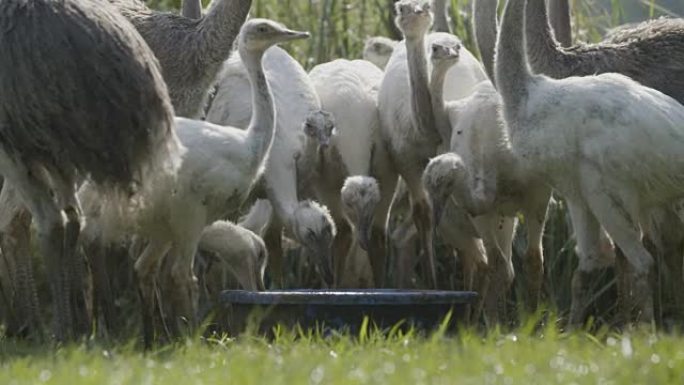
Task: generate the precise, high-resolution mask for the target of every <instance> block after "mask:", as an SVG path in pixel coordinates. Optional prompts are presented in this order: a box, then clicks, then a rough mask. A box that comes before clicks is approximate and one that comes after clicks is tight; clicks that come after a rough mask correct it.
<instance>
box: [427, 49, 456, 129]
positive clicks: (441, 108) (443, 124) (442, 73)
mask: <svg viewBox="0 0 684 385" xmlns="http://www.w3.org/2000/svg"><path fill="white" fill-rule="evenodd" d="M452 65H453V64H450V63H434V62H433V64H432V76H431V77H430V95H431V99H432V110H433V111H434V116H435V126H436V127H437V130H438V131H439V134H440V135H441V137H442V138H450V137H451V122H450V121H449V111H447V106H446V103H444V80H445V79H446V74H447V72H448V71H449V68H451V67H452Z"/></svg>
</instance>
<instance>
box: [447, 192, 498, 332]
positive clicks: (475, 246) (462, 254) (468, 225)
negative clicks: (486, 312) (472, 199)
mask: <svg viewBox="0 0 684 385" xmlns="http://www.w3.org/2000/svg"><path fill="white" fill-rule="evenodd" d="M445 210H446V212H445V213H444V216H443V217H442V220H441V221H440V223H439V224H438V225H437V230H438V232H439V234H440V236H441V237H442V239H444V240H445V241H446V242H448V243H449V245H450V246H451V247H452V248H454V249H456V250H457V251H458V255H459V259H460V261H461V267H462V269H463V283H464V287H463V289H465V290H468V291H473V290H474V291H476V292H477V293H478V295H479V297H478V300H477V303H476V304H475V305H474V306H473V307H472V308H471V307H470V306H469V308H468V314H467V315H466V319H468V320H471V319H472V320H475V319H476V318H477V317H479V315H480V313H481V312H482V304H483V303H484V302H483V298H485V296H486V294H487V290H488V287H489V275H488V268H487V255H486V252H485V248H484V245H483V244H482V240H481V239H480V238H479V235H478V232H477V229H476V228H475V226H474V225H473V223H472V219H471V217H470V215H468V214H467V213H466V212H465V211H464V210H462V209H460V208H457V207H456V206H455V205H454V204H453V202H451V201H449V202H448V203H447V205H446V207H445Z"/></svg>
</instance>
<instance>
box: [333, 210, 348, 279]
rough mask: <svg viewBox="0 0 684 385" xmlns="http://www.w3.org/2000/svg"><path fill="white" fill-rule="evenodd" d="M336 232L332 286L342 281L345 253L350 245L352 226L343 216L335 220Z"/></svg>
mask: <svg viewBox="0 0 684 385" xmlns="http://www.w3.org/2000/svg"><path fill="white" fill-rule="evenodd" d="M336 225H337V234H336V235H335V239H334V240H333V250H332V252H333V261H334V263H335V271H334V274H335V276H334V281H335V282H333V286H334V287H338V286H339V285H340V284H341V283H342V279H343V277H344V272H345V269H346V267H347V255H348V254H349V251H350V248H351V246H352V241H353V238H352V228H351V226H350V225H349V223H347V221H346V220H345V219H344V218H341V220H339V221H337V223H336Z"/></svg>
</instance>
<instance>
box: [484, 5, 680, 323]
mask: <svg viewBox="0 0 684 385" xmlns="http://www.w3.org/2000/svg"><path fill="white" fill-rule="evenodd" d="M524 8H525V1H524V0H509V1H508V3H507V5H506V11H505V12H504V18H503V22H502V29H501V33H500V34H499V41H498V44H497V63H496V75H497V85H498V87H499V91H500V93H501V96H502V100H503V106H504V108H503V111H504V117H505V119H506V122H507V124H508V129H509V133H510V140H511V144H512V147H513V151H514V153H515V154H516V156H517V157H518V159H519V160H520V162H521V165H522V168H523V169H524V170H526V171H527V172H529V173H532V174H534V175H537V176H538V177H540V178H545V180H546V181H547V182H548V183H549V184H550V185H551V186H553V187H554V188H556V189H557V190H558V191H559V192H560V193H561V194H563V196H564V197H565V198H566V199H567V201H568V206H569V208H570V212H571V216H572V220H573V226H574V227H575V233H576V236H577V242H578V254H579V257H580V263H579V267H578V270H576V272H575V276H574V278H573V303H572V310H571V322H573V323H580V322H581V321H582V318H583V313H584V306H585V305H586V302H587V300H588V295H590V293H589V290H588V287H590V284H591V282H590V277H589V276H588V274H586V272H588V271H590V270H592V269H593V268H594V266H593V265H595V263H596V260H597V254H598V253H599V250H598V249H599V248H600V246H599V242H598V241H597V238H598V234H599V231H600V229H599V226H600V225H599V223H600V224H601V225H603V227H604V228H605V229H606V231H607V232H608V233H609V234H610V236H611V237H612V238H613V240H614V241H615V242H616V243H617V245H618V246H620V248H621V249H622V251H623V252H624V254H625V256H626V257H627V260H628V262H629V265H630V270H631V271H630V276H631V279H630V282H631V284H632V285H633V286H632V289H631V291H630V292H629V293H628V296H629V297H630V298H631V300H632V301H633V304H634V305H635V307H636V308H637V309H638V310H639V311H640V312H641V317H642V319H644V320H651V319H652V317H653V302H652V301H653V299H652V296H651V293H652V291H651V287H650V284H649V280H648V274H649V271H650V269H651V267H652V266H653V258H652V257H651V255H650V254H649V253H648V251H646V249H645V248H644V247H643V245H642V244H641V242H640V238H641V234H640V233H641V230H640V226H639V223H640V221H641V219H642V217H643V216H644V215H645V214H646V213H648V210H650V209H652V208H654V207H659V206H662V205H667V204H670V203H672V202H673V201H675V200H677V199H680V198H681V197H682V196H684V173H682V167H683V166H684V152H682V149H684V106H682V105H681V104H679V103H678V102H677V101H676V100H674V99H672V98H670V97H668V96H666V95H664V94H663V93H661V92H659V91H656V90H653V89H651V88H647V87H644V86H642V85H640V84H639V83H637V82H635V81H633V80H631V79H629V78H627V77H625V76H623V75H618V74H602V75H597V76H586V77H571V78H567V79H562V80H554V79H550V78H547V77H545V76H541V75H532V74H531V73H530V71H529V68H528V66H527V60H526V57H525V51H524V49H523V45H522V41H523V32H522V23H523V20H524Z"/></svg>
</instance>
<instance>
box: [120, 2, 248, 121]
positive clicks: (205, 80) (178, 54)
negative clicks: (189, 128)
mask: <svg viewBox="0 0 684 385" xmlns="http://www.w3.org/2000/svg"><path fill="white" fill-rule="evenodd" d="M108 1H109V2H110V3H112V4H114V5H115V6H116V7H117V8H118V9H119V10H120V11H121V13H122V14H123V15H124V16H125V17H126V18H128V19H129V20H130V21H131V22H132V23H133V25H134V26H135V28H136V29H137V30H138V32H140V34H141V35H142V37H143V38H144V39H145V41H146V42H147V44H148V45H149V46H150V48H152V51H153V52H154V54H155V56H156V57H157V59H159V62H160V63H161V67H162V72H163V75H164V80H165V81H166V84H167V85H168V87H169V92H170V95H171V101H172V102H173V105H174V108H175V110H176V115H178V116H184V117H189V118H197V117H199V116H201V113H202V107H203V103H204V102H205V99H206V96H207V94H208V92H209V88H210V87H211V85H212V84H213V82H214V79H215V78H216V75H218V73H219V71H220V70H221V68H222V64H223V62H224V61H225V60H226V59H228V56H230V52H231V50H232V48H233V42H234V41H235V37H236V36H237V35H238V33H239V32H240V27H241V26H242V24H243V23H244V21H245V19H246V17H247V14H248V13H249V9H250V7H251V5H252V1H251V0H215V1H214V2H213V3H212V4H211V6H210V7H209V10H208V11H207V12H206V14H205V15H204V17H202V18H201V19H190V18H187V17H183V16H180V15H177V14H174V13H170V12H158V11H154V10H151V9H149V8H147V6H146V5H145V4H144V3H142V2H141V1H139V0H108Z"/></svg>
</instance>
